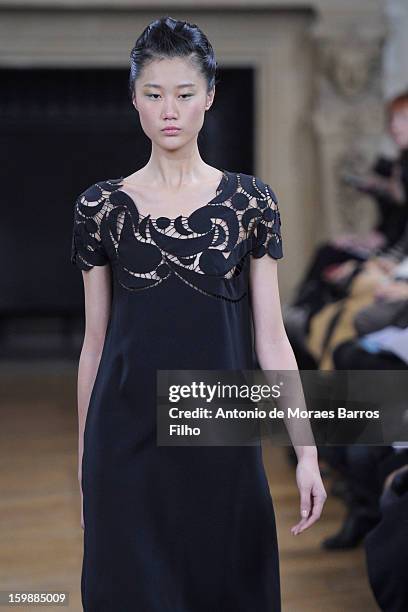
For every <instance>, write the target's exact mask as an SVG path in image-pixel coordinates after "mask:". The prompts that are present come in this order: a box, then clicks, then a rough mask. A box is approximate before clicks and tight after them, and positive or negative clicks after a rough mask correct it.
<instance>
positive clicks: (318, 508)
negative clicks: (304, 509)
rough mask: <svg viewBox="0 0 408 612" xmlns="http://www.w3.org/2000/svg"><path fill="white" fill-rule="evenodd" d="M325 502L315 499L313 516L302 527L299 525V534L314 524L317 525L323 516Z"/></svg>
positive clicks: (322, 499)
mask: <svg viewBox="0 0 408 612" xmlns="http://www.w3.org/2000/svg"><path fill="white" fill-rule="evenodd" d="M324 502H325V498H323V497H322V498H315V503H314V505H313V510H312V513H311V515H310V516H309V517H308V518H307V519H306V520H305V521H304V522H303V524H302V525H299V529H298V533H300V532H301V531H304V530H305V529H308V528H309V527H310V526H311V525H313V523H315V522H316V521H317V520H318V519H319V518H320V516H321V514H322V510H323V505H324Z"/></svg>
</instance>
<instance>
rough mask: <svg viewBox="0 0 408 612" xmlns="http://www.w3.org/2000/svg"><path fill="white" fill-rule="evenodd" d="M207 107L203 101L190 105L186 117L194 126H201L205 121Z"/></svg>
mask: <svg viewBox="0 0 408 612" xmlns="http://www.w3.org/2000/svg"><path fill="white" fill-rule="evenodd" d="M204 114H205V105H204V102H203V101H194V102H192V103H191V104H189V105H188V108H187V111H186V113H185V117H186V118H188V120H189V121H190V122H191V123H192V124H201V123H202V122H203V121H204Z"/></svg>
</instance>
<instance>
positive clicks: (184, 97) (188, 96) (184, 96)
mask: <svg viewBox="0 0 408 612" xmlns="http://www.w3.org/2000/svg"><path fill="white" fill-rule="evenodd" d="M193 95H194V94H192V93H189V94H180V96H181V97H182V98H183V99H184V100H185V99H186V98H191V97H192V96H193ZM146 96H147V97H148V98H151V97H152V96H160V94H157V93H151V94H146ZM153 100H157V98H153Z"/></svg>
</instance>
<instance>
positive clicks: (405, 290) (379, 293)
mask: <svg viewBox="0 0 408 612" xmlns="http://www.w3.org/2000/svg"><path fill="white" fill-rule="evenodd" d="M374 297H375V298H376V299H377V300H385V301H387V302H395V301H398V300H408V282H406V281H392V282H390V283H387V284H386V285H383V286H380V287H378V288H377V289H376V290H375V293H374Z"/></svg>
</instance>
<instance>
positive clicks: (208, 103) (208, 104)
mask: <svg viewBox="0 0 408 612" xmlns="http://www.w3.org/2000/svg"><path fill="white" fill-rule="evenodd" d="M214 96H215V87H213V88H212V89H211V91H210V92H209V93H208V94H207V100H206V105H205V110H210V108H211V106H212V103H213V101H214Z"/></svg>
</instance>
